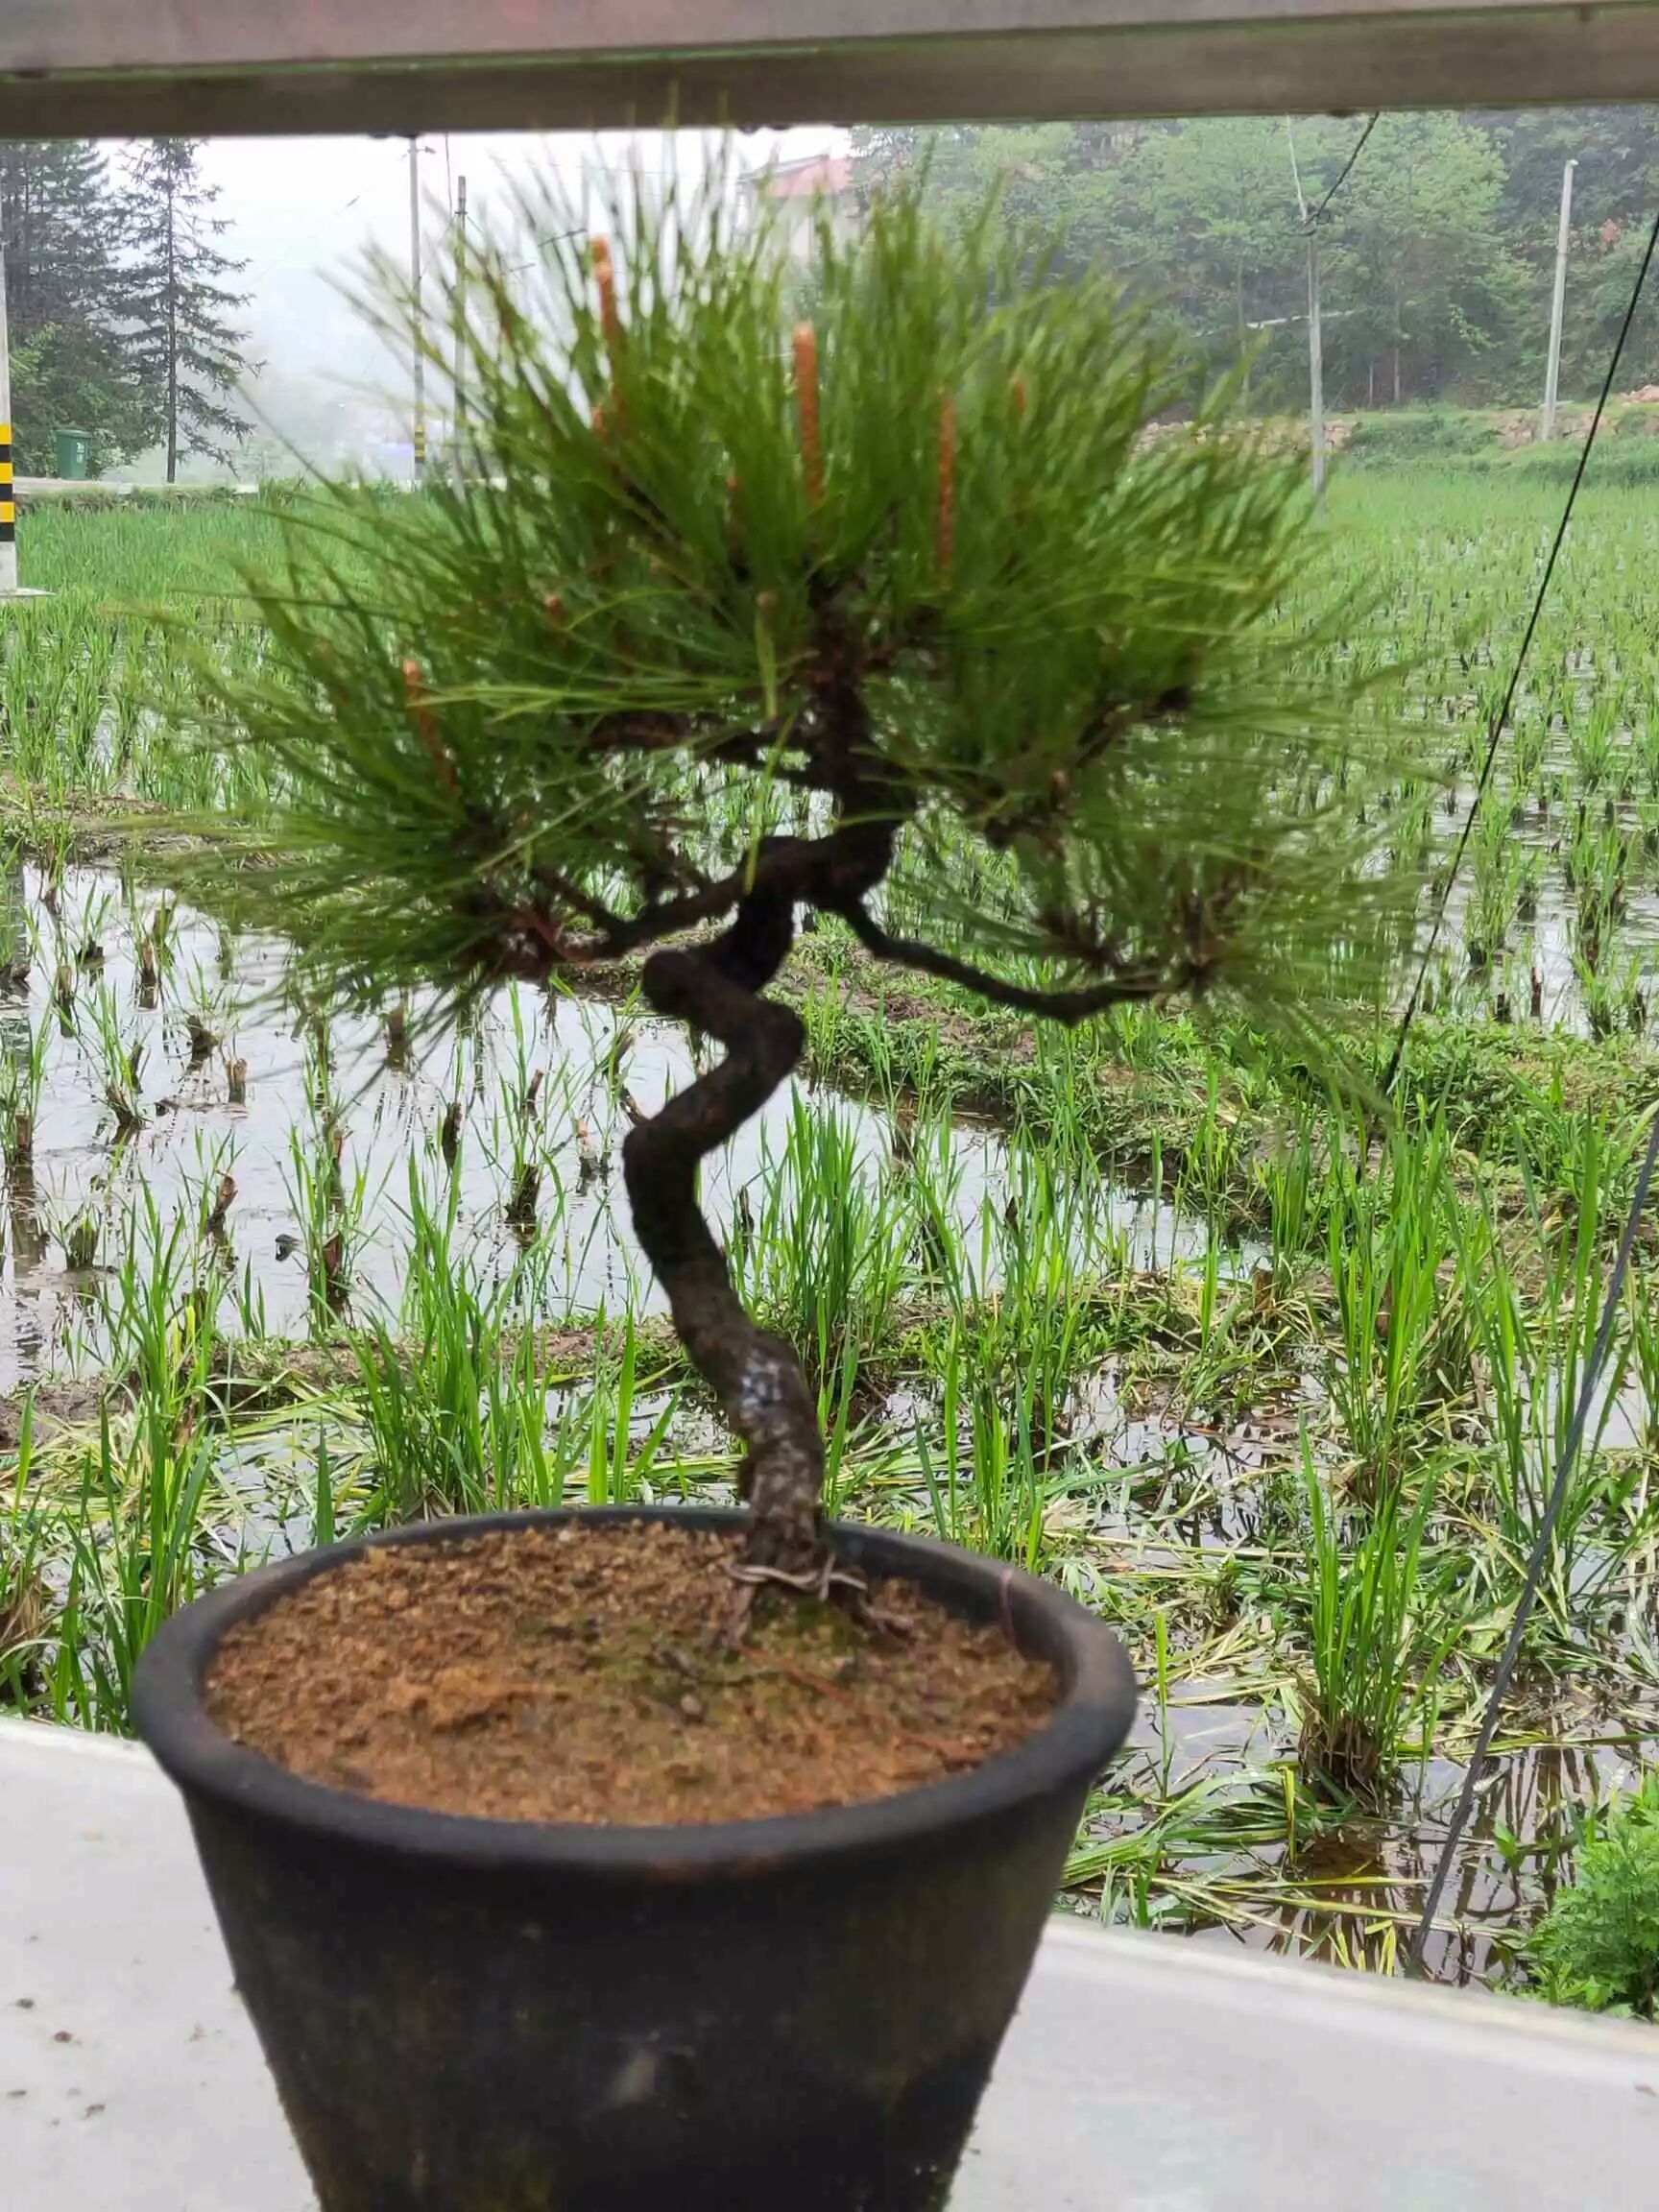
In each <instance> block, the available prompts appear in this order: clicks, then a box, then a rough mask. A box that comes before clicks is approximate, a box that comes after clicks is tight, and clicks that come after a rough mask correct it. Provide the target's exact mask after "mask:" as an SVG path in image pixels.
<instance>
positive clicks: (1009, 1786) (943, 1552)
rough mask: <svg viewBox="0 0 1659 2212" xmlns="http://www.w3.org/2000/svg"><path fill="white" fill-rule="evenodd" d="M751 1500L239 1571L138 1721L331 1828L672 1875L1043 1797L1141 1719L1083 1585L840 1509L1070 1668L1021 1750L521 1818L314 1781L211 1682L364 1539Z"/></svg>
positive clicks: (179, 1765)
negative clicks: (875, 1524) (754, 1796)
mask: <svg viewBox="0 0 1659 2212" xmlns="http://www.w3.org/2000/svg"><path fill="white" fill-rule="evenodd" d="M745 1519H746V1516H745V1515H744V1514H743V1513H742V1512H740V1511H735V1510H730V1509H725V1508H719V1507H713V1506H672V1505H610V1506H580V1507H571V1506H562V1507H551V1508H541V1509H532V1510H528V1511H522V1512H512V1513H481V1514H470V1515H465V1516H458V1517H457V1518H455V1519H453V1520H445V1521H427V1522H419V1523H416V1524H414V1525H413V1526H411V1527H403V1528H396V1529H385V1530H382V1531H379V1532H378V1533H376V1534H374V1535H371V1536H362V1537H352V1538H349V1539H348V1540H346V1541H345V1542H343V1543H339V1544H333V1545H329V1546H326V1547H324V1548H321V1549H318V1550H314V1551H302V1552H299V1553H297V1554H296V1555H295V1556H294V1557H293V1558H290V1559H284V1560H279V1561H277V1562H276V1563H275V1564H273V1565H270V1566H266V1567H259V1568H255V1569H253V1570H252V1572H250V1573H248V1574H246V1575H238V1576H235V1577H233V1578H231V1579H230V1580H228V1581H226V1582H224V1583H221V1584H220V1585H219V1587H218V1588H217V1589H215V1590H212V1591H209V1592H208V1593H207V1595H206V1596H205V1597H203V1598H199V1599H196V1600H195V1602H194V1603H193V1604H190V1605H187V1606H185V1607H183V1608H182V1609H181V1610H180V1612H178V1613H176V1614H175V1615H174V1616H173V1618H172V1619H171V1620H170V1621H168V1622H167V1623H165V1624H164V1625H163V1626H162V1627H161V1628H160V1630H159V1631H158V1632H157V1634H156V1637H155V1638H154V1639H153V1641H152V1642H151V1644H150V1645H149V1647H148V1648H147V1649H146V1650H145V1652H144V1653H143V1655H142V1657H141V1659H140V1661H139V1664H138V1669H137V1673H136V1676H135V1678H134V1682H133V1690H132V1704H133V1713H134V1718H135V1720H136V1723H137V1728H138V1733H139V1734H140V1736H141V1737H142V1738H143V1740H144V1742H145V1743H147V1744H148V1745H149V1747H150V1749H151V1751H152V1752H153V1753H154V1754H155V1757H156V1760H157V1762H158V1763H159V1765H160V1766H161V1767H162V1768H163V1769H164V1770H165V1772H166V1773H167V1774H169V1775H170V1776H171V1777H172V1779H173V1780H174V1781H175V1782H176V1783H177V1784H179V1786H180V1788H181V1789H182V1790H183V1791H185V1794H186V1796H187V1797H189V1798H196V1797H204V1798H207V1799H210V1800H212V1801H213V1802H214V1803H215V1804H217V1805H218V1806H220V1807H222V1808H224V1809H225V1810H226V1811H228V1812H232V1813H235V1814H239V1815H243V1816H245V1817H252V1818H254V1819H258V1820H262V1821H274V1822H277V1823H280V1824H282V1825H285V1826H287V1827H289V1828H292V1829H296V1830H300V1831H301V1832H303V1833H304V1834H305V1835H307V1836H309V1837H310V1838H312V1839H317V1840H320V1841H332V1842H337V1843H341V1844H355V1845H358V1846H361V1847H364V1848H367V1849H371V1850H375V1851H379V1852H384V1853H389V1854H392V1855H394V1856H396V1857H398V1858H403V1859H414V1860H425V1861H430V1862H433V1863H448V1864H451V1865H465V1866H467V1867H469V1868H472V1869H476V1870H484V1869H488V1870H491V1871H494V1872H513V1871H518V1872H541V1873H551V1872H563V1873H567V1874H582V1875H591V1876H598V1877H603V1876H606V1875H612V1876H638V1875H641V1874H649V1875H651V1876H652V1877H653V1878H654V1879H655V1880H657V1881H662V1880H668V1881H709V1880H720V1879H723V1878H724V1879H731V1878H736V1877H745V1876H752V1875H757V1874H762V1873H765V1872H769V1871H780V1870H781V1869H782V1868H784V1867H785V1866H788V1867H796V1866H798V1865H799V1864H800V1863H803V1862H811V1863H824V1862H825V1861H827V1860H835V1859H844V1858H847V1857H858V1856H864V1855H867V1854H869V1853H871V1852H876V1851H881V1850H883V1849H887V1848H891V1847H894V1846H903V1845H911V1846H914V1845H915V1844H916V1843H918V1842H922V1841H925V1840H926V1839H927V1838H929V1837H930V1836H935V1835H940V1834H943V1833H944V1832H945V1831H948V1830H950V1829H959V1828H962V1827H964V1826H976V1825H978V1824H979V1823H981V1822H982V1821H986V1820H991V1819H995V1818H997V1817H998V1816H1000V1815H1004V1814H1007V1813H1009V1812H1010V1811H1012V1810H1013V1809H1014V1808H1016V1807H1017V1806H1020V1805H1022V1804H1025V1803H1028V1802H1029V1801H1030V1800H1032V1799H1033V1798H1039V1797H1042V1796H1045V1795H1046V1794H1047V1793H1048V1792H1050V1791H1055V1790H1059V1789H1062V1788H1067V1787H1070V1788H1072V1789H1074V1788H1076V1786H1077V1784H1078V1783H1079V1782H1080V1781H1092V1780H1093V1779H1094V1776H1095V1775H1096V1774H1097V1773H1098V1772H1099V1771H1100V1769H1101V1767H1103V1766H1104V1765H1105V1763H1106V1761H1107V1760H1108V1759H1109V1758H1110V1757H1111V1755H1112V1754H1113V1753H1114V1752H1115V1751H1116V1750H1117V1749H1118V1746H1119V1745H1120V1744H1121V1743H1122V1742H1123V1740H1124V1738H1125V1737H1126V1736H1127V1735H1128V1732H1129V1727H1130V1723H1131V1722H1132V1720H1133V1719H1134V1715H1135V1676H1134V1671H1133V1669H1132V1668H1131V1666H1130V1664H1129V1659H1128V1655H1127V1654H1126V1652H1125V1651H1124V1649H1123V1647H1122V1645H1121V1644H1120V1643H1119V1642H1118V1638H1117V1637H1116V1636H1115V1635H1114V1634H1113V1632H1112V1631H1111V1629H1110V1628H1108V1627H1107V1626H1106V1624H1105V1623H1103V1622H1101V1621H1099V1620H1097V1619H1096V1618H1095V1617H1094V1614H1092V1613H1090V1612H1089V1611H1087V1610H1086V1608H1085V1607H1083V1606H1082V1605H1080V1604H1078V1603H1077V1601H1076V1600H1075V1599H1072V1598H1070V1597H1068V1596H1067V1595H1066V1593H1065V1592H1064V1591H1062V1590H1058V1589H1056V1588H1055V1587H1054V1586H1053V1585H1052V1584H1051V1583H1047V1582H1044V1581H1042V1580H1040V1579H1039V1578H1038V1577H1037V1576H1036V1575H1029V1574H1026V1573H1024V1572H1023V1571H1022V1569H1020V1568H1017V1567H1011V1566H1008V1565H1006V1564H1005V1563H1004V1562H1002V1561H1000V1560H996V1559H991V1558H988V1557H986V1556H985V1555H983V1554H982V1553H978V1552H973V1551H964V1550H963V1549H962V1548H961V1547H959V1546H956V1545H950V1544H944V1543H940V1542H938V1541H936V1540H934V1539H932V1538H928V1537H916V1536H901V1535H898V1534H894V1533H891V1532H889V1531H887V1530H885V1529H878V1528H869V1527H853V1526H849V1525H847V1524H845V1523H838V1522H832V1523H830V1524H829V1525H828V1531H827V1532H828V1533H829V1537H830V1539H831V1541H832V1542H833V1544H834V1547H835V1550H836V1551H837V1553H838V1554H839V1555H840V1556H842V1557H844V1558H850V1559H852V1560H854V1562H855V1563H859V1562H867V1563H868V1564H869V1565H870V1566H872V1567H873V1568H875V1569H877V1570H878V1572H879V1573H881V1574H885V1575H904V1576H905V1577H907V1578H908V1579H910V1580H912V1581H915V1582H917V1583H918V1584H919V1585H921V1586H922V1587H923V1588H924V1589H926V1590H927V1591H928V1592H929V1594H930V1595H932V1596H934V1597H937V1598H940V1599H944V1600H945V1601H946V1602H950V1600H951V1599H965V1600H967V1605H966V1607H965V1609H973V1610H977V1611H980V1612H990V1613H992V1614H993V1615H994V1614H995V1613H996V1612H997V1611H998V1610H1000V1611H1001V1612H1002V1613H1003V1615H1004V1616H1005V1617H1006V1618H1008V1619H1010V1620H1011V1621H1012V1622H1013V1623H1014V1624H1015V1626H1016V1628H1017V1629H1018V1631H1019V1634H1020V1640H1021V1642H1022V1645H1023V1646H1024V1647H1026V1648H1028V1649H1031V1650H1033V1651H1035V1652H1036V1653H1037V1654H1038V1655H1039V1656H1041V1657H1043V1658H1045V1659H1047V1660H1048V1661H1049V1662H1050V1664H1051V1665H1053V1666H1054V1667H1055V1668H1056V1670H1057V1671H1058V1672H1059V1674H1060V1678H1061V1695H1060V1699H1059V1702H1058V1703H1057V1704H1056V1706H1055V1708H1054V1712H1053V1715H1052V1717H1051V1718H1050V1719H1049V1720H1048V1722H1047V1723H1046V1726H1045V1727H1043V1728H1042V1729H1041V1730H1039V1732H1038V1733H1037V1734H1036V1735H1034V1736H1031V1737H1029V1738H1027V1740H1026V1741H1025V1742H1024V1743H1021V1744H1019V1745H1017V1746H1016V1747H1015V1748H1014V1749H1013V1750H1012V1751H1004V1752H999V1753H998V1754H997V1755H996V1756H995V1757H993V1758H991V1759H988V1760H987V1761H986V1762H985V1763H984V1765H983V1766H980V1767H974V1768H973V1769H972V1770H971V1771H969V1772H968V1773H965V1774H954V1775H950V1776H949V1777H947V1779H946V1780H944V1781H942V1782H934V1783H929V1784H927V1785H926V1786H925V1787H924V1788H921V1789H917V1790H908V1791H902V1793H901V1794H899V1795H897V1796H889V1797H877V1798H871V1799H868V1800H866V1801H863V1802H861V1803H858V1804H854V1805H832V1806H826V1807H824V1808H822V1809H821V1810H820V1811H818V1812H815V1813H805V1814H786V1815H772V1816H770V1817H768V1818H764V1819H749V1820H726V1821H708V1822H698V1823H678V1824H662V1825H653V1826H643V1825H641V1826H620V1825H617V1826H604V1825H599V1824H589V1823H583V1822H573V1821H558V1822H555V1821H535V1820H505V1819H492V1818H484V1817H481V1816H478V1815H471V1814H460V1813H440V1812H435V1811H433V1810H431V1809H430V1808H428V1807H425V1806H419V1805H400V1804H393V1803H389V1802H387V1801H385V1800H382V1799H380V1798H373V1797H363V1796H357V1795H355V1794H353V1793H352V1792H351V1791H346V1790H336V1789H333V1788H331V1787H329V1786H328V1785H327V1784H325V1783H320V1782H310V1781H306V1780H304V1779H302V1778H301V1776H300V1775H297V1774H292V1773H290V1772H289V1771H288V1770H287V1769H286V1768H285V1767H279V1766H277V1765H276V1763H275V1761H273V1760H270V1759H267V1758H266V1757H265V1756H264V1755H263V1754H262V1753H260V1752H257V1751H252V1750H249V1749H247V1748H246V1747H244V1746H242V1745H240V1744H237V1743H233V1742H232V1741H231V1739H230V1738H229V1737H228V1736H227V1735H226V1734H225V1733H224V1732H223V1730H221V1729H220V1728H219V1727H218V1726H217V1725H216V1724H215V1722H214V1721H213V1720H211V1719H209V1717H208V1714H207V1710H206V1705H205V1703H204V1696H203V1690H204V1683H205V1681H206V1677H207V1673H208V1670H209V1668H210V1666H211V1664H212V1660H213V1657H214V1654H215V1652H216V1651H217V1649H218V1647H219V1645H220V1643H221V1641H222V1640H223V1638H224V1636H225V1635H226V1633H227V1631H228V1629H229V1628H230V1627H231V1626H233V1625H234V1624H235V1623H238V1622H241V1621H246V1620H250V1619H252V1618H253V1617H254V1616H255V1615H257V1614H259V1613H261V1612H263V1611H264V1610H265V1609H266V1607H267V1606H269V1605H271V1604H273V1603H275V1602H276V1600H277V1599H280V1598H282V1597H285V1596H287V1595H288V1594H289V1593H290V1592H292V1591H294V1590H296V1589H298V1588H299V1587H300V1586H301V1584H302V1583H305V1582H308V1581H309V1580H310V1579H311V1577H312V1576H313V1575H321V1574H326V1573H328V1572H330V1570H331V1569H333V1568H335V1567H338V1566H343V1565H344V1564H345V1563H346V1562H347V1561H348V1560H350V1559H354V1558H357V1557H359V1556H360V1555H361V1554H362V1553H363V1552H364V1551H368V1550H370V1549H372V1548H377V1547H380V1546H387V1545H394V1544H421V1543H456V1542H463V1541H465V1540H466V1539H468V1538H469V1537H473V1536H478V1535H482V1534H485V1533H487V1532H489V1531H491V1530H494V1529H502V1528H534V1527H557V1526H559V1525H560V1524H562V1523H565V1522H570V1521H578V1520H580V1521H589V1520H592V1521H604V1522H611V1523H615V1522H624V1521H667V1522H671V1523H678V1524H680V1525H681V1526H684V1527H695V1528H737V1527H742V1526H743V1524H744V1521H745Z"/></svg>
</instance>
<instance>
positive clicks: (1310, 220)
mask: <svg viewBox="0 0 1659 2212" xmlns="http://www.w3.org/2000/svg"><path fill="white" fill-rule="evenodd" d="M1380 119H1381V110H1379V112H1378V113H1377V114H1375V115H1373V116H1372V118H1371V120H1370V122H1369V123H1367V124H1366V126H1365V128H1364V130H1363V131H1361V132H1360V133H1359V136H1358V140H1357V141H1356V144H1355V147H1354V151H1353V153H1352V154H1350V155H1349V156H1348V158H1347V160H1346V161H1344V162H1343V164H1342V172H1341V175H1340V176H1339V177H1338V178H1337V180H1336V181H1335V183H1334V184H1333V185H1332V187H1331V189H1330V191H1329V192H1327V193H1326V195H1325V197H1324V199H1323V200H1321V201H1320V203H1319V204H1318V206H1317V207H1315V208H1314V210H1313V212H1312V214H1311V215H1308V216H1305V217H1304V218H1303V226H1302V227H1303V228H1304V229H1305V230H1316V229H1317V228H1319V223H1320V219H1321V217H1322V216H1323V215H1324V213H1325V210H1326V208H1327V207H1329V206H1330V204H1331V203H1332V201H1333V200H1334V199H1335V197H1336V195H1337V193H1338V192H1340V191H1341V189H1342V187H1343V185H1344V184H1346V183H1347V181H1348V180H1349V178H1350V177H1351V176H1352V175H1353V173H1354V164H1355V162H1356V161H1358V158H1359V156H1360V155H1361V154H1363V153H1364V151H1365V141H1366V140H1367V139H1368V138H1369V137H1370V135H1371V133H1372V132H1373V131H1375V130H1376V128H1377V125H1378V122H1379V121H1380Z"/></svg>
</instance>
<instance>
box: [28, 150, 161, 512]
mask: <svg viewBox="0 0 1659 2212" xmlns="http://www.w3.org/2000/svg"><path fill="white" fill-rule="evenodd" d="M124 216H125V210H124V207H123V204H122V201H121V198H120V196H119V194H118V193H117V192H116V191H115V189H114V187H113V185H112V183H111V181H110V177H109V167H108V161H107V160H106V158H105V156H104V155H103V154H102V153H100V152H99V150H98V148H97V147H96V146H93V145H91V144H89V143H87V142H85V141H79V140H72V139H63V140H49V141H46V142H45V143H41V144H35V143H27V144H25V143H13V144H11V145H0V239H3V242H4V246H5V252H6V303H7V315H8V321H9V323H10V326H11V335H12V418H13V422H14V425H15V445H16V460H17V464H18V468H19V470H20V472H21V473H24V474H29V473H40V474H46V473H49V472H50V470H51V469H52V467H53V465H54V464H53V433H54V431H55V430H58V429H60V428H61V429H78V430H84V431H86V432H87V433H88V434H89V436H90V439H91V461H92V466H93V468H94V469H98V468H101V467H104V466H107V465H108V463H110V462H112V461H118V460H121V459H123V458H124V457H125V456H126V455H127V454H128V453H131V452H132V451H134V450H135V449H136V447H137V446H138V445H141V444H142V442H143V437H144V428H143V422H142V418H141V410H140V407H139V404H138V394H137V388H136V384H135V381H134V378H133V373H132V362H131V359H130V357H129V354H128V349H127V345H126V340H125V336H124V332H123V299H122V276H121V270H120V255H121V250H122V244H123V239H124Z"/></svg>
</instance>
